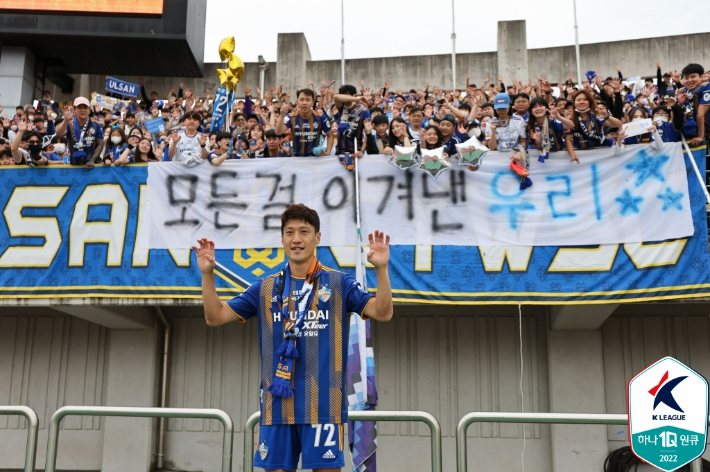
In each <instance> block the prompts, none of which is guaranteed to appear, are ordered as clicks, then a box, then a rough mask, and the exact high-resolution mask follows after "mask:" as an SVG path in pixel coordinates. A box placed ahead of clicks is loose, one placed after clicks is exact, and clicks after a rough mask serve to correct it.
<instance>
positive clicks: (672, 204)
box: [656, 187, 683, 211]
mask: <svg viewBox="0 0 710 472" xmlns="http://www.w3.org/2000/svg"><path fill="white" fill-rule="evenodd" d="M656 196H657V197H658V198H660V199H661V200H663V211H667V210H668V209H669V208H677V209H679V210H682V209H683V205H682V203H681V202H680V199H681V198H683V194H682V193H680V192H678V193H675V192H674V191H673V190H671V189H670V187H666V193H659V194H658V195H656Z"/></svg>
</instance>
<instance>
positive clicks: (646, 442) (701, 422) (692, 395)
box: [628, 357, 708, 472]
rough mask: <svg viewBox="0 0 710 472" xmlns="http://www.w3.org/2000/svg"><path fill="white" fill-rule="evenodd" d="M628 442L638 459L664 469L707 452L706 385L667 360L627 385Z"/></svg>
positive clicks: (684, 367) (692, 372)
mask: <svg viewBox="0 0 710 472" xmlns="http://www.w3.org/2000/svg"><path fill="white" fill-rule="evenodd" d="M628 399H629V439H630V441H631V450H632V451H633V453H634V454H636V456H638V457H639V458H640V459H642V460H644V461H646V462H648V463H649V464H651V465H652V466H654V467H657V468H658V469H661V470H664V471H668V472H670V471H672V470H676V469H678V468H679V467H682V466H683V465H685V464H687V463H689V462H691V461H693V460H695V459H696V458H698V457H700V456H701V455H702V454H703V452H704V451H705V443H706V438H707V423H708V383H707V381H706V380H705V378H704V377H703V376H702V375H700V374H698V373H697V372H695V371H694V370H692V369H691V368H690V367H688V366H686V365H685V364H683V363H682V362H680V361H678V360H676V359H673V358H672V357H665V358H663V359H661V360H660V361H658V362H656V363H655V364H653V365H651V366H649V367H647V368H646V369H644V370H643V371H641V372H640V373H639V374H637V375H636V376H635V377H634V378H632V379H631V381H630V382H629V387H628Z"/></svg>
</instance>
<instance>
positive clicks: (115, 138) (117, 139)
mask: <svg viewBox="0 0 710 472" xmlns="http://www.w3.org/2000/svg"><path fill="white" fill-rule="evenodd" d="M111 142H112V143H113V144H118V143H120V142H121V137H120V136H111Z"/></svg>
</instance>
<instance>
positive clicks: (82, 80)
mask: <svg viewBox="0 0 710 472" xmlns="http://www.w3.org/2000/svg"><path fill="white" fill-rule="evenodd" d="M89 79H90V76H89V74H81V76H79V95H77V96H76V97H85V98H88V99H89V100H91V85H90V80H89ZM76 97H74V98H76ZM72 101H73V100H72Z"/></svg>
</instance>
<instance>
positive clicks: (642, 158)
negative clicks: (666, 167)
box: [626, 150, 670, 187]
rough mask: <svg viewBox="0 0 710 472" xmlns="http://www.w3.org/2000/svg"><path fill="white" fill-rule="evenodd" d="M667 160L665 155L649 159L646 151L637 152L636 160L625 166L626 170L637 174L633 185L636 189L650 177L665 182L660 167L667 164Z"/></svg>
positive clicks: (649, 156)
mask: <svg viewBox="0 0 710 472" xmlns="http://www.w3.org/2000/svg"><path fill="white" fill-rule="evenodd" d="M668 159H670V157H668V156H667V155H665V154H661V155H660V156H658V157H651V155H649V154H648V153H647V152H646V151H644V150H642V151H640V152H639V157H638V158H637V159H636V160H634V161H632V162H630V163H628V164H626V168H627V169H630V170H632V171H634V172H636V173H637V174H636V182H635V184H634V185H636V186H637V187H639V186H641V184H643V183H644V182H646V180H648V179H649V178H651V177H655V178H657V179H658V180H660V181H661V182H665V181H666V179H665V177H663V174H662V173H661V167H663V164H665V163H666V162H668Z"/></svg>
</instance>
